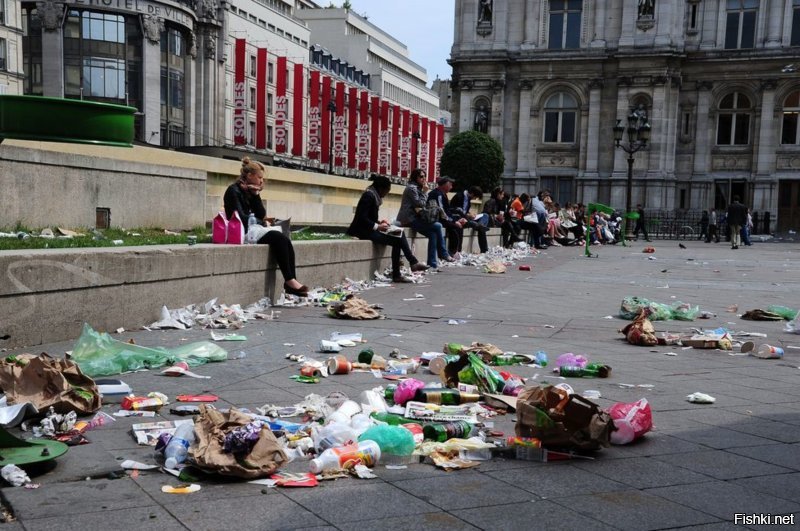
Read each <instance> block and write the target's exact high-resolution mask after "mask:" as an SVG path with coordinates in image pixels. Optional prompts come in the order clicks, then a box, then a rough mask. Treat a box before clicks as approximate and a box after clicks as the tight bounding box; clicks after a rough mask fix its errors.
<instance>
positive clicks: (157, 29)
mask: <svg viewBox="0 0 800 531" xmlns="http://www.w3.org/2000/svg"><path fill="white" fill-rule="evenodd" d="M142 30H143V31H144V36H145V38H146V39H147V40H148V41H150V43H151V44H160V43H161V33H162V32H163V31H164V19H163V18H161V17H157V16H155V15H142Z"/></svg>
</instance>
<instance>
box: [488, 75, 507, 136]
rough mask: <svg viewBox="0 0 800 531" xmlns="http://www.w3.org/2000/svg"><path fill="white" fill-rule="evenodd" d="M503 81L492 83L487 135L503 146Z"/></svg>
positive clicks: (504, 84)
mask: <svg viewBox="0 0 800 531" xmlns="http://www.w3.org/2000/svg"><path fill="white" fill-rule="evenodd" d="M505 86H506V81H505V79H495V80H494V81H492V110H491V113H490V114H489V134H490V135H491V137H492V138H494V139H495V140H497V141H498V142H500V145H501V146H502V145H503V121H504V117H503V99H504V95H505Z"/></svg>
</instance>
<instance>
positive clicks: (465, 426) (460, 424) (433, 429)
mask: <svg viewBox="0 0 800 531" xmlns="http://www.w3.org/2000/svg"><path fill="white" fill-rule="evenodd" d="M471 431H472V424H470V423H469V422H467V421H465V420H457V421H455V422H445V423H442V424H438V423H437V424H427V425H425V426H423V427H422V435H423V437H425V439H427V440H430V441H436V442H445V441H447V440H450V439H466V438H467V437H469V434H470V432H471Z"/></svg>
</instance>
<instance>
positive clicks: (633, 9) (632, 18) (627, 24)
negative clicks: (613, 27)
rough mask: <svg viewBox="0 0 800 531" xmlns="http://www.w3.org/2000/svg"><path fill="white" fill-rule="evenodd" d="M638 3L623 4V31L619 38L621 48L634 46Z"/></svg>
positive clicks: (628, 2)
mask: <svg viewBox="0 0 800 531" xmlns="http://www.w3.org/2000/svg"><path fill="white" fill-rule="evenodd" d="M637 15H638V7H637V2H633V1H631V0H629V1H627V2H622V28H621V29H622V31H621V32H620V36H619V47H620V48H622V47H623V46H633V42H634V36H635V35H636V17H637Z"/></svg>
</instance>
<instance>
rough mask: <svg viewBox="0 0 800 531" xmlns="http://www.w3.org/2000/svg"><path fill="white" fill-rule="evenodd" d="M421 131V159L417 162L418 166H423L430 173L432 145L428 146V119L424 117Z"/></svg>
mask: <svg viewBox="0 0 800 531" xmlns="http://www.w3.org/2000/svg"><path fill="white" fill-rule="evenodd" d="M420 129H421V133H420V137H421V138H420V139H419V161H418V162H417V167H418V168H422V169H423V170H425V173H426V174H427V173H430V172H429V171H428V158H429V155H428V154H429V153H430V147H429V146H428V129H429V126H428V119H427V118H422V124H421V127H420Z"/></svg>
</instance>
